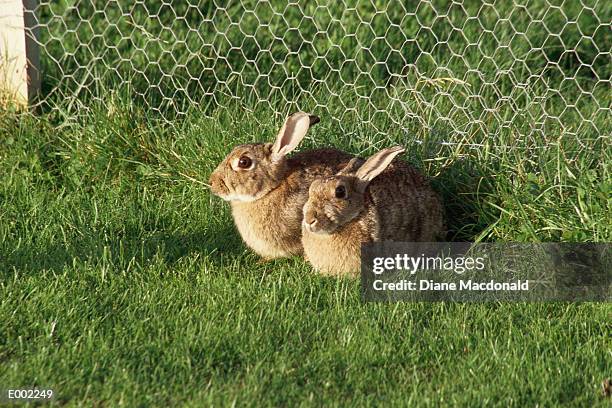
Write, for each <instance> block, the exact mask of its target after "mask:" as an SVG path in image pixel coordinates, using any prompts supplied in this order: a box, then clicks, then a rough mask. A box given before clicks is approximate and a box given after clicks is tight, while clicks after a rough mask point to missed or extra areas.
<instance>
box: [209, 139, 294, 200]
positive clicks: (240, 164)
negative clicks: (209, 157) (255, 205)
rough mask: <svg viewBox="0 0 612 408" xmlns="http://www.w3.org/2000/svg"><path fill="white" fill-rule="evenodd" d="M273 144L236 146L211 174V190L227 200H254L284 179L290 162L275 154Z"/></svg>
mask: <svg viewBox="0 0 612 408" xmlns="http://www.w3.org/2000/svg"><path fill="white" fill-rule="evenodd" d="M272 156H273V155H272V144H271V143H266V144H244V145H239V146H236V147H235V148H234V149H233V150H232V151H231V152H230V154H228V155H227V157H226V158H225V159H224V160H223V161H222V162H221V164H219V166H217V168H216V169H215V171H214V172H213V173H212V174H211V176H210V181H209V183H210V185H211V191H212V192H213V194H215V195H217V196H219V197H221V198H222V199H224V200H226V201H242V202H249V201H255V200H257V199H259V198H261V197H263V196H265V195H266V194H267V193H269V192H270V191H271V190H273V189H274V188H276V187H278V185H279V184H280V183H281V181H282V180H283V176H284V174H285V171H286V167H287V163H286V159H285V158H284V157H274V158H273V157H272Z"/></svg>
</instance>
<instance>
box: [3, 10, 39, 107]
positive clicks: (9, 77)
mask: <svg viewBox="0 0 612 408" xmlns="http://www.w3.org/2000/svg"><path fill="white" fill-rule="evenodd" d="M35 9H36V0H0V107H2V106H7V105H9V104H14V103H15V104H17V105H21V106H27V104H28V101H32V100H33V98H34V97H35V96H36V94H38V92H39V90H40V65H39V62H40V54H39V50H38V44H37V42H36V38H37V34H38V33H37V19H36V16H35V14H34V11H35Z"/></svg>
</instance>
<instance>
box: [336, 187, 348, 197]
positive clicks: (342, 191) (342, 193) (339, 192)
mask: <svg viewBox="0 0 612 408" xmlns="http://www.w3.org/2000/svg"><path fill="white" fill-rule="evenodd" d="M335 193H336V198H346V187H344V186H338V187H336V192H335Z"/></svg>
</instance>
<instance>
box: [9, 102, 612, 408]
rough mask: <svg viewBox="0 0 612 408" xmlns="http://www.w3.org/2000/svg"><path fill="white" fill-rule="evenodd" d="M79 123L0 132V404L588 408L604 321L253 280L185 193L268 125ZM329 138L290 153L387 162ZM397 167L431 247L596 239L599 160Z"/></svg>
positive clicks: (204, 208)
mask: <svg viewBox="0 0 612 408" xmlns="http://www.w3.org/2000/svg"><path fill="white" fill-rule="evenodd" d="M93 109H94V110H95V111H96V113H94V114H93V115H91V116H89V117H87V118H86V119H83V120H80V121H76V122H63V123H61V124H60V125H59V126H58V125H57V124H56V123H52V122H50V120H51V119H48V118H46V117H39V118H36V119H34V118H29V117H16V116H11V115H8V114H7V115H5V116H3V117H2V122H1V123H2V125H1V127H0V163H1V164H0V166H1V168H0V254H1V256H0V273H1V274H0V319H1V321H2V322H3V324H2V325H1V326H0V384H1V385H2V386H3V387H24V386H32V385H38V386H40V387H52V388H53V389H54V390H55V393H56V395H57V397H58V399H57V400H56V402H57V403H67V404H69V405H84V406H90V405H102V406H116V405H118V404H125V405H127V406H133V405H138V404H143V405H144V404H151V405H189V406H201V405H230V404H231V403H233V402H236V403H238V404H241V405H242V404H246V405H253V404H263V405H295V404H297V403H303V404H306V405H320V404H325V405H345V404H347V403H355V404H360V405H364V404H381V403H392V402H395V403H403V404H410V405H423V406H438V405H440V404H445V405H470V406H473V405H481V404H493V405H499V406H525V405H535V404H540V405H541V406H554V405H558V404H568V405H573V406H593V405H601V406H604V405H606V404H607V402H606V401H605V400H604V399H603V397H600V389H599V388H600V384H601V381H602V380H603V379H604V378H606V377H608V376H609V375H610V373H611V372H612V355H611V352H612V351H611V349H610V333H611V330H612V326H611V324H610V313H611V309H610V305H609V304H591V303H583V304H565V303H557V304H519V305H513V304H367V303H366V304H364V303H362V302H361V300H360V295H359V283H358V282H357V281H352V280H336V279H326V278H321V277H319V276H317V275H316V274H314V273H313V271H312V270H311V269H310V267H309V266H308V265H307V264H305V263H304V262H303V261H302V260H300V259H298V258H295V259H289V260H282V261H276V262H273V263H267V264H259V263H257V261H258V258H257V256H256V255H254V254H252V253H251V252H249V251H248V250H247V249H246V248H245V247H244V245H243V244H242V243H241V241H240V238H239V236H238V234H237V232H236V231H235V229H234V227H233V225H232V221H231V217H230V214H229V211H228V206H227V205H226V203H224V202H222V201H221V200H220V199H217V198H215V197H212V196H211V195H210V194H209V192H208V191H207V189H206V187H205V186H203V185H201V184H200V183H199V182H198V181H205V180H206V178H207V176H208V174H209V173H210V171H211V170H212V169H213V168H214V166H215V165H216V163H217V162H218V161H219V160H220V159H221V158H222V157H223V156H224V155H225V154H226V153H227V151H228V150H229V146H231V145H233V144H236V143H240V142H246V141H251V140H266V139H268V138H270V137H272V135H274V134H275V130H276V129H277V128H278V127H279V126H280V123H281V122H280V121H279V120H275V119H274V116H273V115H271V114H270V112H267V111H255V112H254V113H246V112H244V111H241V110H239V108H231V109H229V110H218V111H216V113H215V115H214V116H212V117H204V116H202V115H199V114H198V113H197V112H194V113H193V114H191V116H190V117H189V120H187V121H185V122H180V123H179V124H178V127H177V126H170V127H165V126H163V125H160V124H159V123H156V122H154V121H150V120H148V119H146V116H144V115H141V114H140V113H141V112H139V111H138V108H136V107H134V106H131V105H130V104H129V103H127V102H126V103H125V104H120V105H117V106H116V107H115V108H114V113H113V114H112V115H108V114H107V113H106V111H104V110H102V109H100V110H97V108H96V107H95V106H94V107H93ZM236 117H240V118H241V120H239V121H236V120H235V118H236ZM351 126H352V130H353V131H354V133H353V134H354V136H347V135H345V134H344V133H339V132H338V130H337V129H335V126H334V124H333V122H328V121H326V120H325V118H323V121H322V122H321V123H320V124H319V125H317V126H316V127H315V128H313V130H312V134H311V135H310V136H309V138H308V139H307V141H306V143H305V147H313V146H322V145H325V144H327V143H331V144H333V145H338V146H342V147H344V148H346V149H348V150H350V151H353V152H355V153H361V154H364V155H365V154H368V153H370V152H372V151H374V150H375V149H376V146H381V145H382V144H388V143H393V142H405V141H404V140H403V139H402V138H403V136H402V134H401V133H399V134H390V135H389V136H387V137H384V138H381V137H378V138H376V137H373V136H371V135H369V134H368V133H367V132H366V131H365V130H362V128H361V124H360V123H353V124H352V125H351ZM325 138H328V142H323V140H325ZM509 141H510V140H508V142H509ZM408 147H409V151H410V153H409V154H408V155H407V156H406V158H407V159H408V160H410V161H412V162H414V163H416V164H417V165H419V167H420V168H422V169H423V171H424V172H426V173H427V174H429V175H430V176H433V177H434V181H435V185H436V186H437V188H439V190H440V191H442V192H443V194H444V196H445V202H446V206H447V211H448V213H449V223H450V226H451V229H452V232H451V234H450V236H449V238H452V239H457V240H465V239H484V240H518V241H531V240H559V239H561V240H574V241H609V240H610V237H611V236H612V227H611V225H610V221H609V214H610V205H611V202H610V194H609V188H610V186H609V180H610V173H609V171H610V169H609V166H610V163H612V160H611V157H610V154H611V151H610V147H609V144H603V143H599V142H597V141H591V142H589V146H588V149H586V150H585V148H583V147H580V146H579V145H577V144H576V143H574V142H573V141H572V139H571V138H561V139H560V140H559V143H557V144H554V145H552V146H550V147H549V148H547V149H538V150H535V152H536V153H534V152H532V151H531V150H527V149H528V148H529V146H523V145H521V144H520V143H516V144H515V145H510V146H509V147H507V148H506V149H501V148H494V145H493V143H492V142H491V143H490V144H485V146H484V147H482V148H478V149H474V148H471V147H470V144H467V145H454V146H441V145H438V144H436V143H433V141H431V143H425V144H422V143H421V144H419V143H416V142H413V143H412V144H409V145H408ZM608 402H609V401H608Z"/></svg>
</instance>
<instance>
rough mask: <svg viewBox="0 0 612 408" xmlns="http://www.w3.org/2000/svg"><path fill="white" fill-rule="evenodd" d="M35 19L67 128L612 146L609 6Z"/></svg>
mask: <svg viewBox="0 0 612 408" xmlns="http://www.w3.org/2000/svg"><path fill="white" fill-rule="evenodd" d="M34 12H35V14H36V17H37V21H38V23H37V26H36V27H35V29H36V30H37V36H38V40H37V41H38V43H39V45H40V49H41V64H42V67H41V68H42V81H43V82H42V84H43V85H42V96H41V98H40V101H39V103H40V104H41V105H43V106H55V105H53V104H55V103H60V102H61V103H62V104H63V105H62V106H63V107H64V108H63V109H64V111H65V112H67V114H68V115H71V114H75V115H76V114H78V113H80V112H84V111H86V109H87V108H88V107H89V106H91V104H95V103H96V102H99V103H101V104H102V106H107V107H108V109H109V110H112V108H113V104H114V103H115V102H114V101H115V100H117V99H120V98H121V97H122V96H127V98H128V99H129V100H130V102H131V103H133V104H135V105H136V106H139V107H140V108H141V109H142V110H143V111H144V112H146V113H149V114H151V115H157V116H159V117H161V118H163V119H165V120H167V121H170V122H172V121H174V120H176V119H179V118H180V117H181V116H184V115H185V114H187V113H188V112H189V111H190V110H192V109H196V110H200V111H202V112H204V113H205V114H210V112H213V111H214V110H215V109H223V108H224V107H227V106H229V105H230V104H238V105H239V106H242V107H243V108H244V109H247V110H253V109H258V108H264V109H268V110H269V111H270V112H273V113H275V114H278V115H285V114H286V113H287V112H289V111H291V110H296V109H305V110H308V111H313V112H317V113H319V114H320V115H321V116H328V117H329V118H330V120H334V121H336V122H337V123H338V124H339V125H340V126H341V127H342V126H343V124H344V123H347V121H348V120H351V119H352V120H353V121H358V122H359V123H360V124H363V125H364V126H366V127H367V128H368V129H369V130H371V131H374V132H378V133H385V132H388V131H389V129H401V130H405V131H413V130H414V129H417V128H418V129H425V130H427V131H429V132H435V131H437V130H444V131H446V132H447V133H446V134H447V135H452V136H449V137H452V138H455V140H456V139H457V138H465V137H469V136H470V135H473V134H476V133H481V134H484V135H488V136H491V135H496V134H499V133H500V132H504V131H509V132H512V133H513V134H515V135H516V137H519V138H520V137H524V136H530V137H531V138H551V136H550V135H555V136H554V138H556V137H558V136H559V135H571V136H579V137H576V138H577V139H579V140H584V139H585V138H590V139H593V138H600V137H602V136H609V134H610V131H611V130H610V99H611V97H610V94H611V93H610V91H611V89H610V85H611V82H610V79H611V72H612V69H611V65H612V64H611V62H612V61H611V59H612V57H611V47H612V38H611V35H610V24H611V20H612V16H611V14H612V6H610V2H609V0H602V1H596V0H565V1H562V0H529V1H507V0H497V1H495V0H488V1H482V2H481V1H467V0H458V1H414V2H402V1H382V0H363V1H361V0H359V1H354V0H334V1H325V0H315V1H300V2H296V1H292V2H284V1H247V0H239V1H223V0H214V1H199V0H189V1H170V0H167V1H155V0H147V1H140V0H138V1H127V0H125V1H124V0H115V1H69V0H61V1H39V2H38V3H37V5H36V7H35V10H34ZM547 140H548V139H547ZM548 141H550V140H548Z"/></svg>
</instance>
